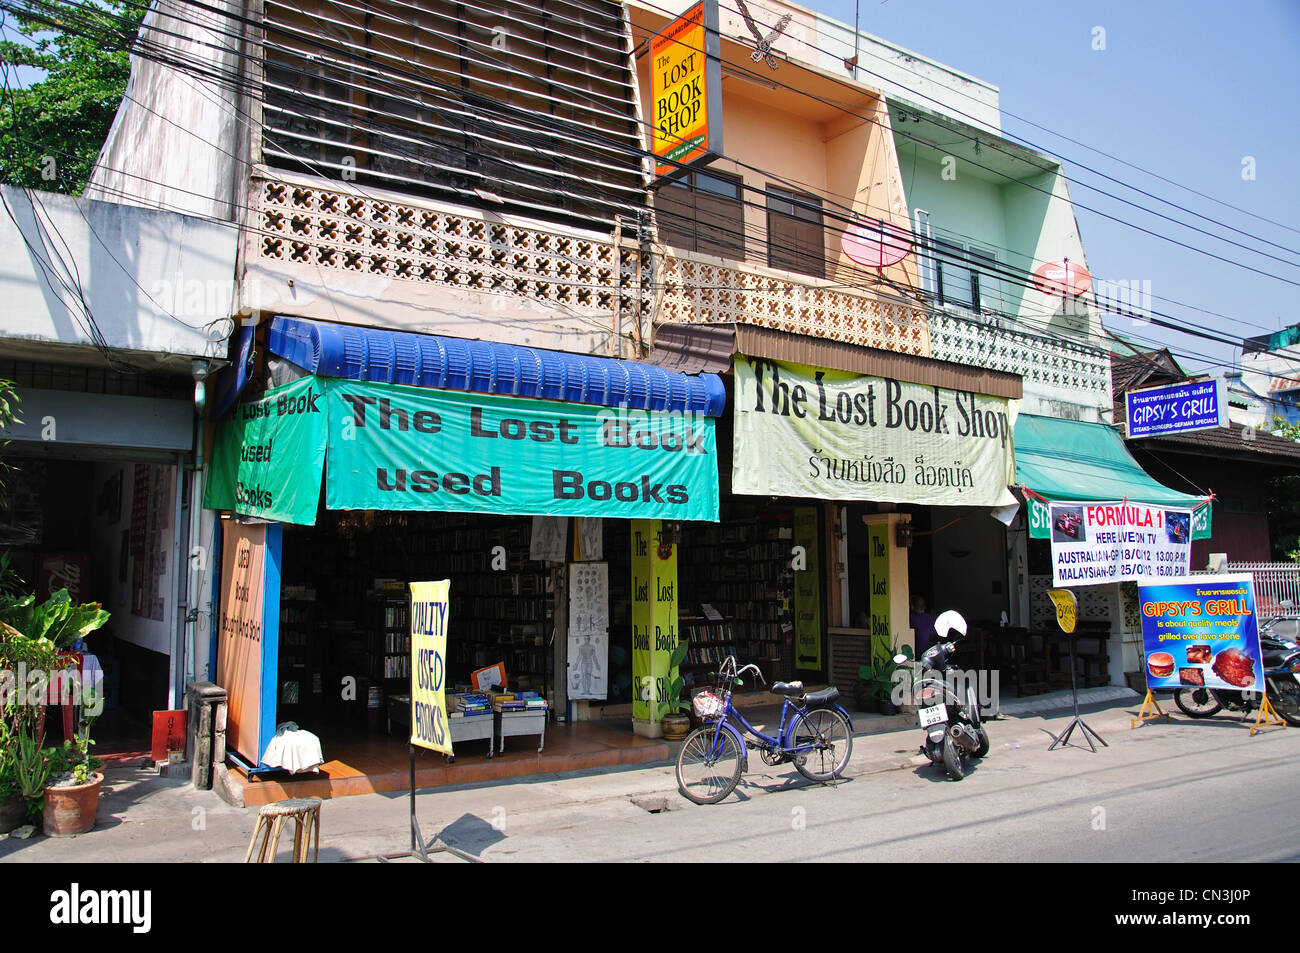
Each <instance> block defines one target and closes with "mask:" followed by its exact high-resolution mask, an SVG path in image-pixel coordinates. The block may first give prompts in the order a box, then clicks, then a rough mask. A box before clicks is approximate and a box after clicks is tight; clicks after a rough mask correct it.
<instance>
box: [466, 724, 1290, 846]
mask: <svg viewBox="0 0 1300 953" xmlns="http://www.w3.org/2000/svg"><path fill="white" fill-rule="evenodd" d="M1086 717H1087V716H1085V718H1086ZM1063 724H1064V719H1057V720H1055V722H1054V726H1055V727H1057V728H1059V727H1061V726H1062V725H1063ZM1094 727H1097V725H1094ZM1026 729H1027V726H1026V725H1024V724H1018V723H1006V722H995V723H993V724H992V731H991V734H992V737H993V750H992V751H991V752H990V755H989V757H988V758H987V759H986V760H985V761H984V762H983V763H981V764H978V766H977V767H976V768H975V769H974V770H973V771H971V772H970V773H969V774H968V775H967V777H966V778H965V779H964V780H962V781H959V782H954V781H949V780H947V778H946V775H944V774H943V773H942V771H941V769H939V768H937V767H935V766H932V765H930V764H929V763H928V762H926V763H925V765H924V766H914V767H912V768H910V769H904V770H895V771H887V772H883V773H873V774H865V775H860V776H858V777H854V778H850V779H848V780H846V781H843V782H842V783H839V784H836V785H834V786H823V785H814V784H809V783H807V782H805V781H803V779H802V778H800V777H799V776H798V775H797V774H795V773H794V772H793V771H786V770H785V769H783V768H775V769H774V768H766V767H765V766H763V765H762V764H761V763H758V762H757V759H755V761H754V762H752V763H751V771H750V773H749V774H748V775H746V777H745V779H744V780H743V781H742V784H741V786H740V787H739V788H738V789H737V791H736V793H735V794H733V795H732V796H731V797H730V798H728V800H727V801H725V802H723V803H721V804H718V805H711V806H697V805H693V804H691V803H689V802H687V801H686V800H685V799H684V798H682V797H680V796H679V795H677V794H675V793H673V794H669V795H668V796H666V797H653V796H651V797H646V798H642V799H640V800H641V801H642V806H637V805H635V804H632V803H630V802H620V803H614V804H606V805H604V806H603V809H602V806H601V805H593V806H590V807H589V808H588V809H586V810H583V811H579V812H576V816H574V817H572V818H569V819H567V820H568V822H567V823H559V824H556V823H555V821H556V820H558V819H557V818H555V817H550V818H548V819H547V822H548V823H545V824H537V823H534V821H540V820H542V818H533V819H530V818H529V817H528V816H527V815H523V816H521V817H519V818H518V819H514V818H511V819H510V822H509V824H508V826H506V825H502V826H503V827H504V834H505V836H498V837H496V838H493V839H492V842H491V843H490V844H478V843H475V838H473V837H472V836H471V837H468V838H463V839H461V840H460V843H461V845H462V846H464V847H467V848H471V849H475V850H476V852H481V855H482V857H483V858H484V859H486V860H497V861H503V860H514V861H579V860H585V861H650V862H656V861H658V862H672V863H682V862H719V861H722V862H728V861H773V860H788V861H822V862H825V861H850V862H928V861H951V860H966V861H986V862H1020V863H1024V862H1040V861H1057V862H1060V861H1070V862H1096V861H1105V862H1113V861H1138V862H1177V863H1188V862H1195V861H1200V860H1207V861H1210V860H1212V861H1217V862H1222V861H1294V860H1297V859H1300V813H1297V812H1296V811H1295V810H1294V809H1293V804H1294V794H1295V792H1296V791H1297V790H1300V731H1296V730H1294V729H1292V730H1287V731H1280V730H1277V729H1274V730H1273V731H1272V732H1271V733H1261V734H1257V735H1256V736H1255V737H1253V738H1252V737H1251V736H1250V735H1249V732H1248V729H1247V727H1246V726H1245V725H1242V724H1241V723H1240V722H1237V721H1231V720H1228V719H1225V718H1222V717H1220V718H1218V719H1211V720H1207V721H1203V722H1190V721H1188V720H1186V719H1183V720H1181V721H1178V720H1176V721H1175V722H1174V723H1172V724H1167V725H1166V724H1148V725H1144V726H1142V727H1140V728H1139V729H1138V730H1136V731H1129V730H1128V727H1127V725H1124V727H1123V728H1118V727H1117V726H1116V724H1115V722H1113V721H1112V722H1110V723H1109V725H1108V729H1107V731H1104V732H1103V735H1104V736H1105V735H1109V737H1108V738H1107V740H1108V741H1110V742H1111V744H1110V747H1106V748H1100V749H1099V751H1098V752H1097V753H1096V754H1093V753H1092V752H1090V751H1088V750H1086V748H1084V749H1079V748H1074V747H1071V748H1066V749H1057V750H1056V751H1048V750H1047V746H1048V744H1049V743H1050V737H1049V736H1048V735H1047V734H1046V733H1045V732H1043V731H1042V730H1041V727H1035V728H1033V729H1031V730H1030V733H1029V734H1026V733H1025V732H1026ZM1098 730H1101V729H1100V728H1098ZM890 737H891V738H892V739H895V740H896V742H897V743H899V744H903V743H907V744H911V743H914V742H919V738H920V732H919V731H917V732H914V733H898V734H894V735H892V736H890ZM1077 737H1078V734H1077V733H1076V738H1077ZM900 750H902V749H900ZM647 808H649V809H650V810H654V809H657V808H666V810H660V812H659V813H650V812H649V810H647ZM447 839H448V840H450V841H451V842H458V841H457V838H456V837H455V834H454V832H451V831H449V832H448V833H447Z"/></svg>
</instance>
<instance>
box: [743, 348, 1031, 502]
mask: <svg viewBox="0 0 1300 953" xmlns="http://www.w3.org/2000/svg"><path fill="white" fill-rule="evenodd" d="M735 369H736V391H735V394H736V396H735V421H736V429H735V437H734V442H733V446H734V454H733V462H732V490H733V492H736V493H749V494H754V495H760V496H795V497H805V498H810V499H822V500H879V501H882V502H892V503H926V504H931V505H934V506H1010V505H1014V504H1015V502H1016V499H1015V497H1014V496H1012V495H1011V492H1010V491H1009V490H1008V489H1007V487H1008V486H1009V485H1010V484H1012V483H1014V482H1015V473H1016V466H1015V456H1014V452H1013V450H1014V448H1013V440H1012V435H1013V433H1014V431H1015V425H1016V414H1017V409H1018V406H1019V404H1018V402H1017V401H1014V400H1008V399H1007V398H1004V397H990V396H988V395H986V394H976V393H972V392H970V391H958V390H947V389H945V388H942V387H931V386H926V385H923V384H912V383H908V382H905V381H896V380H894V379H892V378H888V377H869V376H866V375H862V374H851V373H847V372H845V371H829V370H821V369H819V368H815V367H809V366H805V365H802V364H787V363H784V362H779V361H772V360H767V359H765V358H756V357H746V356H744V355H742V354H737V355H736V359H735Z"/></svg>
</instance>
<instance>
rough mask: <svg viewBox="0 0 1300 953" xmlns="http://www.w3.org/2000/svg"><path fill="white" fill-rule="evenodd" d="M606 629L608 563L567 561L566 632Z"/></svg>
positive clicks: (601, 631) (592, 631)
mask: <svg viewBox="0 0 1300 953" xmlns="http://www.w3.org/2000/svg"><path fill="white" fill-rule="evenodd" d="M608 631H609V563H570V564H569V634H570V635H600V634H603V633H605V632H608Z"/></svg>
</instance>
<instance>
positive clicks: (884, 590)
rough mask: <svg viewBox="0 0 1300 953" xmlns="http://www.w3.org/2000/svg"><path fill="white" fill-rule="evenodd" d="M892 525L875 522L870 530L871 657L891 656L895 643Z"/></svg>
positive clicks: (868, 530) (868, 529)
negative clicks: (891, 609)
mask: <svg viewBox="0 0 1300 953" xmlns="http://www.w3.org/2000/svg"><path fill="white" fill-rule="evenodd" d="M889 543H890V540H889V524H888V523H872V524H870V525H869V526H868V527H867V577H868V579H869V580H870V585H871V589H870V591H869V593H868V595H869V597H870V598H869V600H868V603H867V605H868V611H869V612H870V613H871V651H872V658H875V657H877V656H879V655H885V656H888V655H889V653H890V649H891V646H893V644H894V637H893V629H892V628H891V626H890V619H889Z"/></svg>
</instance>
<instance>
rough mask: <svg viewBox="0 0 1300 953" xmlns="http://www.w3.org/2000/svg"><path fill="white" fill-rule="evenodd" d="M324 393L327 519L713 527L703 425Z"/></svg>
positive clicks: (646, 415) (344, 390)
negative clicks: (588, 519) (668, 522)
mask: <svg viewBox="0 0 1300 953" xmlns="http://www.w3.org/2000/svg"><path fill="white" fill-rule="evenodd" d="M328 384H329V386H328V388H327V391H326V393H327V400H328V406H329V448H328V451H327V453H326V459H327V461H328V467H329V482H328V485H327V487H326V491H325V503H326V506H328V507H329V508H330V509H333V510H448V511H457V512H471V513H474V512H482V513H523V514H528V513H533V514H536V513H545V514H547V515H551V516H601V517H620V518H637V517H655V518H660V517H662V518H670V519H675V520H712V521H716V520H717V518H718V467H717V460H716V449H715V445H714V425H713V421H712V420H710V419H709V418H707V417H704V416H697V415H694V414H684V413H674V412H669V411H628V410H626V409H622V408H607V407H595V406H591V405H587V404H569V403H560V402H558V401H543V400H530V399H525V398H519V397H494V396H488V395H483V394H471V393H463V392H460V391H446V390H433V389H430V388H421V387H405V386H400V385H395V384H371V383H363V382H360V381H346V380H330V381H329V382H328Z"/></svg>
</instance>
